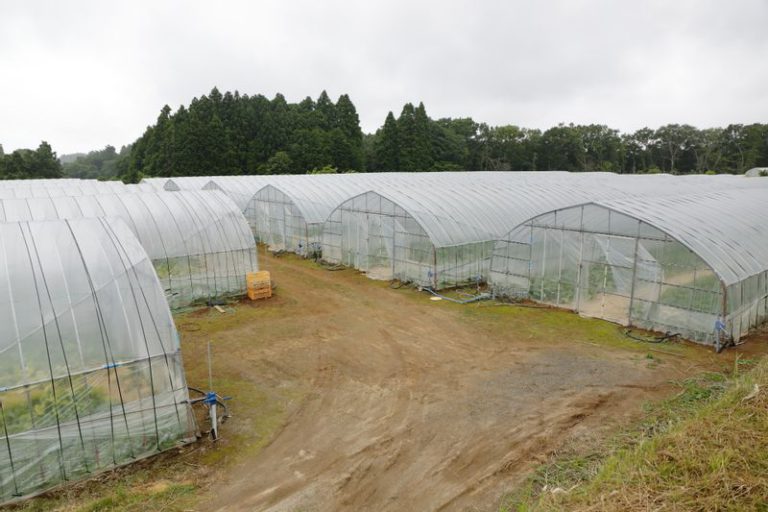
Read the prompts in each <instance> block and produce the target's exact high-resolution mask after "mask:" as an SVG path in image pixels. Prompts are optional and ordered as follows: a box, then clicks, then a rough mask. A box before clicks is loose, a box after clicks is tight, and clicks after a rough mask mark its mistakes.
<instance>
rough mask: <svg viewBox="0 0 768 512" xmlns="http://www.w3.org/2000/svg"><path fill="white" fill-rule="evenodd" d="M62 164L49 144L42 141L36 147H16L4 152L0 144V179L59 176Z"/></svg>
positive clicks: (60, 175)
mask: <svg viewBox="0 0 768 512" xmlns="http://www.w3.org/2000/svg"><path fill="white" fill-rule="evenodd" d="M62 175H63V173H62V166H61V162H59V159H58V158H57V157H56V153H55V152H54V151H53V149H52V148H51V145H50V144H48V143H47V142H45V141H43V142H41V143H40V145H39V146H38V147H37V149H35V150H33V149H17V150H16V151H13V152H12V153H10V154H7V155H6V154H5V152H4V151H3V146H2V144H0V179H3V180H23V179H45V178H61V177H62Z"/></svg>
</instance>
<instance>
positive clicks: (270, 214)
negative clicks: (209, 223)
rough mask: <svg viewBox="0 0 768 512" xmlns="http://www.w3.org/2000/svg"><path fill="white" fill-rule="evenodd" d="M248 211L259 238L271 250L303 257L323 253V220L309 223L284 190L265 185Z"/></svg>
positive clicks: (252, 227)
mask: <svg viewBox="0 0 768 512" xmlns="http://www.w3.org/2000/svg"><path fill="white" fill-rule="evenodd" d="M244 213H245V218H246V219H247V220H248V224H249V225H250V226H251V230H252V231H253V236H254V238H255V239H256V241H257V242H258V243H263V244H266V245H267V246H268V247H269V249H270V250H272V251H288V252H293V253H296V254H299V255H301V256H313V255H315V254H317V253H319V252H320V244H321V233H322V227H323V226H322V223H319V224H318V223H314V224H307V222H306V221H305V219H304V215H303V214H302V212H301V210H299V208H298V207H297V206H296V204H295V203H294V202H293V201H292V200H291V199H290V198H289V197H288V196H286V195H285V194H284V193H283V192H281V191H280V190H278V189H276V188H274V187H271V186H266V187H264V188H263V189H262V190H260V191H259V192H257V193H256V195H254V196H253V198H252V199H251V200H250V201H248V204H247V206H246V207H245V212H244Z"/></svg>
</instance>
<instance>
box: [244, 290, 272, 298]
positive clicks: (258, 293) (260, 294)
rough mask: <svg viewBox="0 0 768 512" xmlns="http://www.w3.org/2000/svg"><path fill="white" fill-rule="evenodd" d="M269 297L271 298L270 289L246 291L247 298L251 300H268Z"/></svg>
mask: <svg viewBox="0 0 768 512" xmlns="http://www.w3.org/2000/svg"><path fill="white" fill-rule="evenodd" d="M271 296H272V288H262V289H250V290H248V298H249V299H251V300H259V299H268V298H270V297H271Z"/></svg>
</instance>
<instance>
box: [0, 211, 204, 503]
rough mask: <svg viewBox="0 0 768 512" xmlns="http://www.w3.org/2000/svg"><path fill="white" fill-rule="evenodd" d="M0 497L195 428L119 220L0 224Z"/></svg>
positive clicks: (138, 259) (137, 252) (177, 362)
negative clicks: (0, 333) (0, 332)
mask: <svg viewBox="0 0 768 512" xmlns="http://www.w3.org/2000/svg"><path fill="white" fill-rule="evenodd" d="M0 326H1V327H0V328H1V329H2V336H1V337H0V404H2V406H1V407H0V503H2V502H6V501H9V500H13V499H14V498H17V497H21V496H26V495H30V494H34V493H37V492H39V491H42V490H45V489H48V488H50V487H53V486H55V485H57V484H60V483H64V482H70V481H74V480H77V479H80V478H84V477H87V476H88V475H91V474H93V473H96V472H99V471H101V470H104V469H106V468H111V467H114V466H117V465H121V464H125V463H128V462H132V461H135V460H137V459H139V458H141V457H145V456H149V455H152V454H155V453H158V452H159V451H162V450H165V449H168V448H171V447H173V446H177V445H178V444H179V443H184V442H188V441H190V440H193V439H194V431H195V426H194V420H193V418H192V415H191V411H190V408H189V405H188V403H187V402H188V395H187V386H186V382H185V377H184V370H183V366H182V361H181V354H180V351H179V338H178V334H177V332H176V328H175V326H174V323H173V320H172V318H171V314H170V311H169V309H168V305H167V303H166V301H165V297H164V295H163V291H162V289H161V288H160V284H159V282H158V280H157V276H156V275H155V271H154V269H153V267H152V264H151V262H150V261H149V258H148V257H147V254H146V253H145V252H144V249H143V248H142V246H141V245H140V244H139V242H138V240H137V239H136V238H135V237H134V235H133V234H132V233H131V231H130V230H129V229H128V227H127V226H126V225H125V224H124V223H123V222H122V221H120V220H107V219H80V220H70V221H65V220H59V221H45V222H20V223H5V224H0Z"/></svg>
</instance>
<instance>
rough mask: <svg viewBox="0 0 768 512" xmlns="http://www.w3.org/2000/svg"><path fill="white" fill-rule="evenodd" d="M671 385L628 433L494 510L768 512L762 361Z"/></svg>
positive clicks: (766, 378) (569, 459)
mask: <svg viewBox="0 0 768 512" xmlns="http://www.w3.org/2000/svg"><path fill="white" fill-rule="evenodd" d="M678 384H679V386H680V392H679V393H678V394H677V395H676V396H674V397H673V398H670V399H668V400H665V401H663V402H660V403H658V404H655V405H649V406H647V409H646V411H645V413H646V414H645V418H644V420H643V421H642V422H641V423H640V424H639V425H637V426H635V427H634V428H632V429H629V430H627V431H625V432H622V433H621V434H619V435H617V436H616V437H615V438H614V439H612V440H610V441H608V442H602V443H600V442H596V443H594V445H593V446H589V447H586V448H585V447H581V448H580V449H573V450H570V451H569V450H568V449H566V450H565V451H564V452H561V453H559V454H555V455H554V456H553V458H552V460H551V461H550V462H549V463H547V464H545V465H543V466H541V467H540V468H538V469H537V470H536V471H535V473H534V474H533V476H532V477H530V479H529V480H528V482H526V484H525V485H524V486H523V487H522V488H521V489H520V490H519V491H517V492H516V493H514V494H512V495H508V496H505V497H504V498H503V499H502V503H501V504H500V506H499V511H500V512H512V511H517V512H523V511H571V510H585V511H586V510H616V511H635V510H637V511H640V510H662V509H663V510H734V511H736V510H768V359H764V360H762V361H760V362H758V361H756V360H737V361H736V363H735V364H734V369H733V371H732V372H730V374H729V375H728V376H726V375H724V374H721V373H705V374H702V375H700V376H698V377H696V378H692V379H687V380H684V381H682V382H679V383H678Z"/></svg>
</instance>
